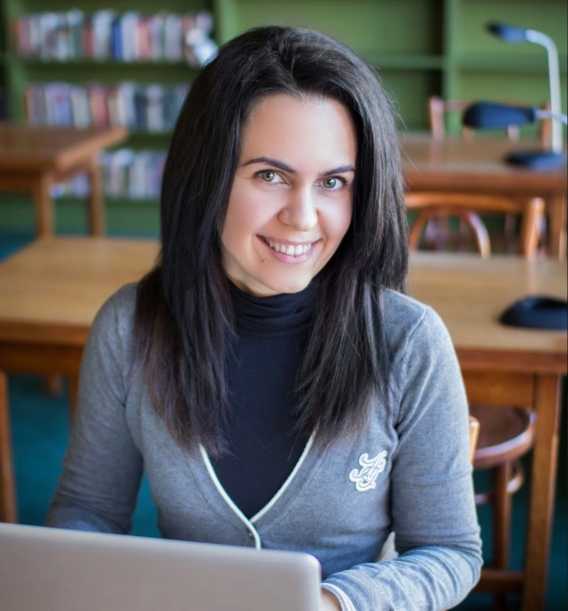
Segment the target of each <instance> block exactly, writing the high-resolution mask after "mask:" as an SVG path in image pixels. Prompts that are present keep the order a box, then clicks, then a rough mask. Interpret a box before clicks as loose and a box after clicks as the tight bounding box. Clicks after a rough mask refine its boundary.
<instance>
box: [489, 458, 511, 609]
mask: <svg viewBox="0 0 568 611" xmlns="http://www.w3.org/2000/svg"><path fill="white" fill-rule="evenodd" d="M511 473H512V466H511V463H505V464H503V465H499V466H498V467H496V469H495V475H494V479H495V487H494V490H495V497H494V505H493V566H494V568H496V569H506V568H507V567H508V565H509V546H510V536H511V506H512V503H511V495H510V494H509V493H508V492H507V485H508V482H509V480H510V479H511ZM494 608H495V609H496V610H497V611H506V609H507V596H506V594H496V595H495V603H494Z"/></svg>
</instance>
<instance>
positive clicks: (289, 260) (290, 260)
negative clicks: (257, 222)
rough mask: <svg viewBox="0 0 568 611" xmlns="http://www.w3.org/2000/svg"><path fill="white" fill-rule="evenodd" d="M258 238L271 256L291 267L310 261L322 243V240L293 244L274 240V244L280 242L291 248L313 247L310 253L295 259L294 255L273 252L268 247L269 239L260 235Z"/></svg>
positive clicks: (287, 241) (288, 241)
mask: <svg viewBox="0 0 568 611" xmlns="http://www.w3.org/2000/svg"><path fill="white" fill-rule="evenodd" d="M257 238H258V240H259V241H260V242H261V243H262V244H263V245H264V247H265V248H266V250H268V251H269V252H270V254H271V255H272V256H273V257H274V258H275V259H276V260H277V261H280V262H281V263H288V264H290V265H298V264H300V263H304V262H306V261H307V260H308V259H311V258H312V257H313V256H314V253H315V250H316V249H317V248H318V245H319V243H320V242H321V239H317V240H315V241H314V242H308V241H304V242H291V241H290V240H273V241H274V242H279V243H280V244H286V245H290V246H298V245H301V244H311V245H312V247H311V248H310V250H308V252H306V253H304V254H303V255H299V256H297V257H293V256H292V255H285V254H284V253H282V252H276V251H275V250H272V248H270V246H269V245H268V242H267V239H268V238H265V237H264V236H260V235H258V236H257ZM270 239H272V238H270Z"/></svg>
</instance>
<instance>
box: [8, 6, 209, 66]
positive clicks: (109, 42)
mask: <svg viewBox="0 0 568 611" xmlns="http://www.w3.org/2000/svg"><path fill="white" fill-rule="evenodd" d="M212 28H213V18H212V16H211V13H209V12H207V11H201V12H198V13H193V14H185V15H176V14H172V13H166V12H159V13H157V14H155V15H143V14H141V13H139V12H136V11H127V12H124V13H117V12H115V11H112V10H100V11H96V12H94V13H91V14H87V13H84V12H83V11H80V10H70V11H65V12H42V13H34V14H30V15H24V16H22V17H19V18H18V19H16V21H15V23H14V28H13V29H14V35H15V47H16V49H17V52H18V53H19V54H20V55H22V56H24V57H37V58H40V59H44V60H58V61H68V60H70V59H79V58H92V59H97V60H101V61H108V60H116V61H124V62H136V61H187V62H189V63H190V64H191V65H193V66H202V65H204V64H205V63H207V61H209V60H210V59H211V57H213V56H214V55H215V54H216V51H217V47H216V45H215V43H214V42H213V40H212V39H211V37H210V35H211V30H212Z"/></svg>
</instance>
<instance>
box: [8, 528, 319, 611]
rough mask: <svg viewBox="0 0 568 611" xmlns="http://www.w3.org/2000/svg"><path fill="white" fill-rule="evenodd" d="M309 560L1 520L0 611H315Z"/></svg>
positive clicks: (314, 565)
mask: <svg viewBox="0 0 568 611" xmlns="http://www.w3.org/2000/svg"><path fill="white" fill-rule="evenodd" d="M319 592H320V565H319V563H318V561H317V560H316V559H315V558H314V557H313V556H310V555H308V554H303V553H297V552H284V551H270V550H254V549H250V548H243V547H232V546H225V545H214V544H204V543H189V542H184V541H170V540H165V539H150V538H145V537H133V536H128V535H108V534H99V533H87V532H79V531H72V530H64V529H58V528H45V527H38V526H24V525H16V524H0V601H1V602H0V607H1V608H2V611H30V610H32V609H38V610H39V609H41V611H101V610H104V611H256V610H258V611H266V610H267V609H270V610H271V611H290V610H291V609H294V611H316V610H317V609H318V608H319V599H320V594H319Z"/></svg>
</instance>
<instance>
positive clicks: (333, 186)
mask: <svg viewBox="0 0 568 611" xmlns="http://www.w3.org/2000/svg"><path fill="white" fill-rule="evenodd" d="M346 184H347V181H346V180H345V178H343V177H341V176H328V177H327V178H324V179H323V181H322V185H323V188H324V189H325V190H326V191H339V189H341V188H342V187H344V186H345V185H346Z"/></svg>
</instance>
